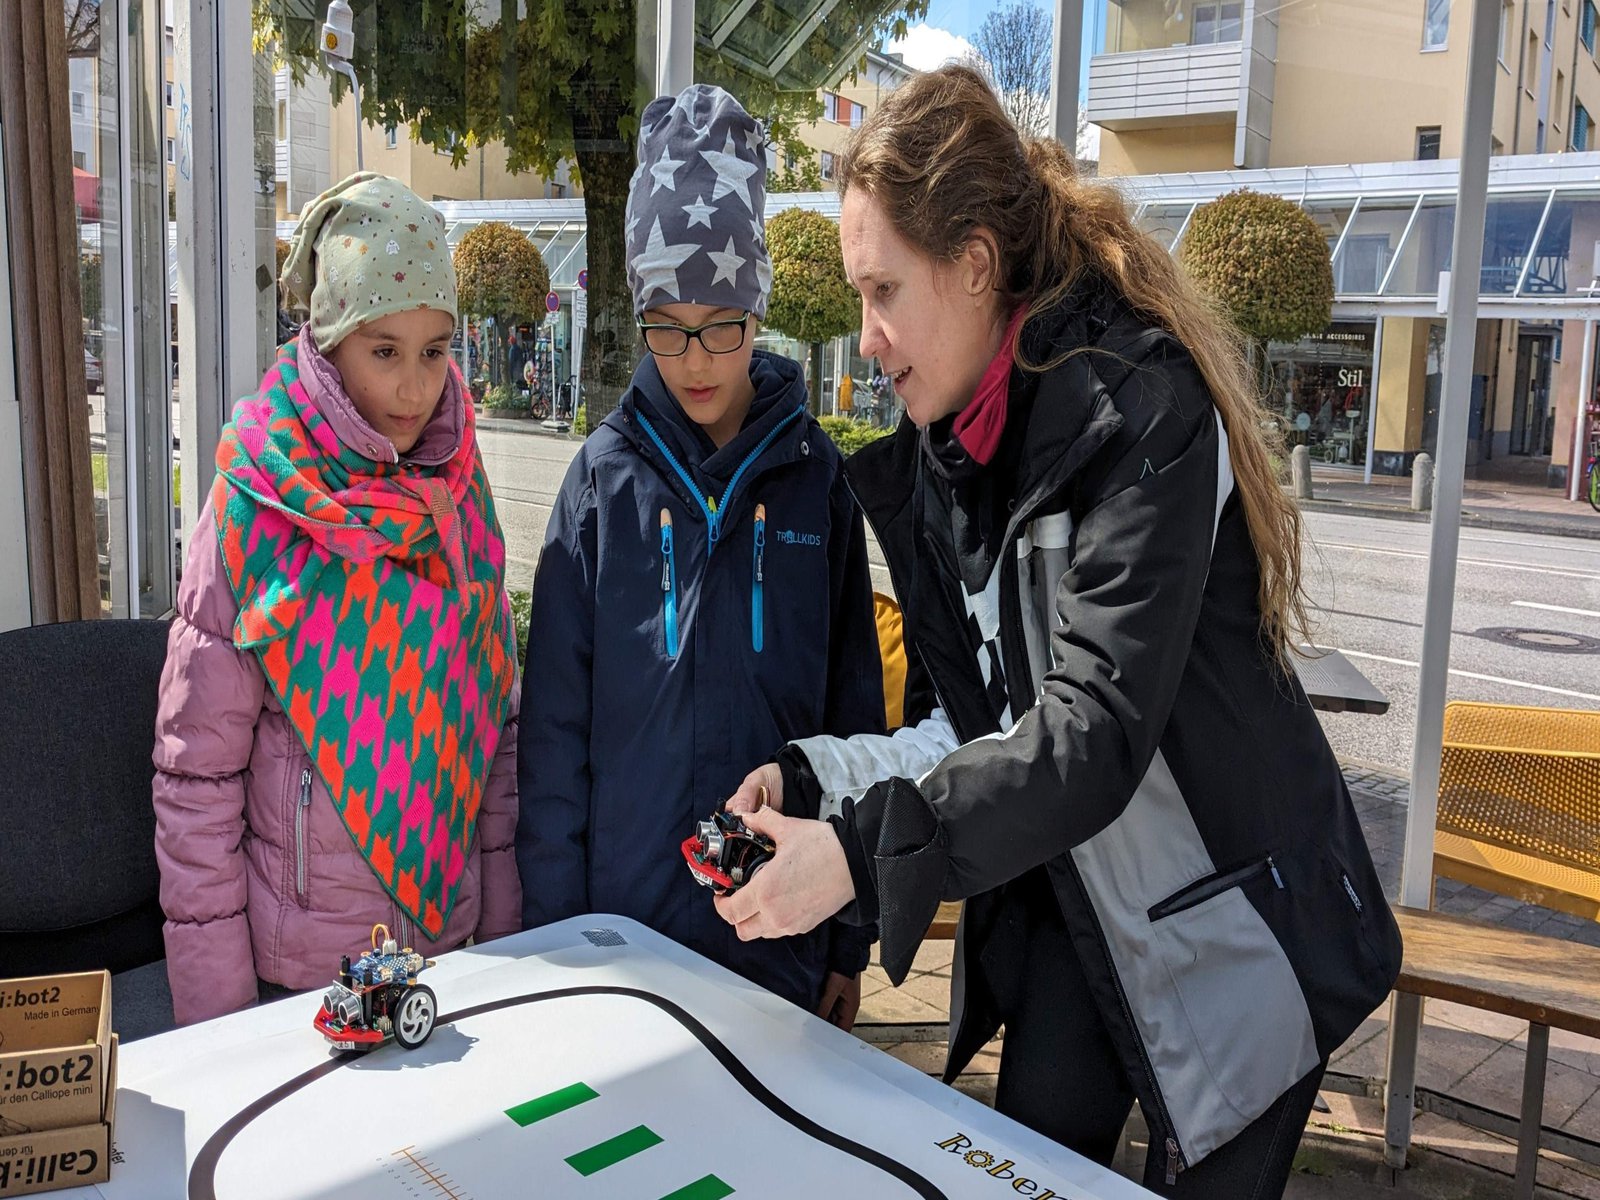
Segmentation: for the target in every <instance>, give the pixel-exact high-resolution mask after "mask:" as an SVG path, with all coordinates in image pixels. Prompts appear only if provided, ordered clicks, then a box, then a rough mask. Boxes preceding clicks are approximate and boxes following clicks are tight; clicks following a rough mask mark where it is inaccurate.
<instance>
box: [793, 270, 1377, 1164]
mask: <svg viewBox="0 0 1600 1200" xmlns="http://www.w3.org/2000/svg"><path fill="white" fill-rule="evenodd" d="M1025 338H1026V339H1027V341H1026V345H1027V346H1028V347H1029V349H1030V350H1031V352H1032V354H1033V356H1034V357H1035V359H1036V360H1048V359H1049V358H1051V357H1052V352H1053V351H1064V350H1069V349H1078V348H1087V352H1084V353H1079V354H1076V355H1074V356H1073V357H1070V358H1068V359H1067V360H1066V361H1065V362H1063V363H1061V364H1060V365H1059V366H1057V367H1055V368H1054V369H1052V370H1050V371H1049V372H1046V373H1044V374H1042V375H1033V374H1025V373H1023V372H1021V371H1018V370H1013V372H1012V377H1011V384H1010V387H1011V392H1010V401H1011V408H1012V415H1013V416H1015V418H1016V420H1017V421H1019V422H1024V423H1025V427H1024V429H1023V436H1022V439H1021V443H1020V446H1019V447H1018V448H1017V449H1016V450H1015V453H1013V454H1012V455H1011V457H1010V459H1009V460H1008V466H1007V467H1006V468H1005V469H1006V470H1008V471H1010V472H1011V473H1012V474H1011V478H1009V479H1007V480H1005V481H1004V482H1003V486H999V487H997V486H995V484H994V481H992V480H991V481H989V484H988V486H987V487H960V486H955V487H953V486H952V485H951V484H950V482H949V481H948V479H947V478H945V477H944V476H942V475H941V473H940V472H939V471H938V470H935V469H934V465H933V464H934V459H935V454H934V452H933V443H932V442H931V441H930V434H928V433H924V432H923V431H920V430H918V429H916V428H915V427H913V426H911V425H910V424H909V423H907V424H903V425H902V426H901V428H900V429H899V431H898V432H897V434H896V436H895V437H894V438H892V439H885V440H884V441H882V442H879V443H876V444H874V445H871V446H869V447H867V448H866V449H864V450H862V451H861V452H859V453H858V454H856V455H855V456H854V457H853V458H852V459H851V460H850V461H849V463H848V466H847V470H848V474H849V477H850V480H851V483H852V486H853V487H854V490H855V492H856V495H857V497H858V499H859V500H860V502H861V504H862V507H863V508H864V509H865V511H866V513H867V517H868V520H869V521H870V522H871V524H872V526H873V528H874V530H875V532H876V533H877V536H878V540H879V542H880V544H881V545H882V547H883V551H884V554H885V556H886V558H887V560H888V563H889V567H890V571H891V575H892V577H893V580H894V585H895V588H896V591H897V592H898V593H899V595H900V598H901V601H902V604H903V607H904V610H905V632H906V643H907V647H908V659H909V661H908V684H907V696H906V709H905V711H906V714H907V715H906V721H907V726H906V728H904V729H901V730H899V731H897V732H896V733H895V734H893V735H892V736H891V737H887V738H872V737H867V738H852V739H849V740H839V739H831V738H813V739H808V740H805V741H801V742H798V743H795V744H794V745H793V746H791V747H789V748H786V750H785V751H784V752H783V753H782V754H781V755H780V763H782V764H783V765H784V767H785V784H786V791H785V808H786V810H787V811H789V812H791V813H796V812H799V813H802V814H803V813H807V812H815V813H816V814H818V815H821V816H824V817H828V818H830V819H832V820H833V821H834V822H835V823H836V825H837V826H838V827H839V832H840V836H841V841H842V842H843V844H844V846H845V850H846V856H847V858H849V859H850V860H851V864H852V873H853V874H854V875H855V877H856V885H857V897H858V900H857V904H856V905H855V906H854V909H853V913H852V910H847V912H846V915H847V916H850V915H854V916H855V917H856V918H860V919H865V918H876V919H877V920H878V921H879V923H880V929H881V937H882V949H883V961H884V965H885V967H886V968H887V970H888V971H889V973H890V976H891V978H893V979H894V980H895V981H896V982H899V980H900V978H901V977H902V976H903V975H904V974H905V972H906V970H907V969H908V967H909V965H910V962H911V959H912V955H913V954H914V953H915V950H916V947H917V944H918V942H919V941H920V940H921V937H922V935H923V932H924V931H925V930H926V929H927V927H928V923H929V921H930V920H931V918H932V917H933V914H934V910H935V908H936V906H937V905H938V903H939V901H940V900H941V899H952V900H953V899H961V898H966V899H968V903H967V905H966V906H965V910H964V914H963V920H962V929H961V935H960V946H959V949H958V955H959V959H960V961H959V963H958V970H957V972H956V979H957V980H958V992H959V993H960V994H958V995H956V996H954V997H953V998H952V1026H951V1028H952V1044H951V1057H950V1063H949V1068H948V1071H949V1074H950V1075H952V1076H953V1075H954V1073H955V1072H956V1071H958V1070H959V1069H960V1068H961V1066H962V1065H964V1064H965V1062H966V1061H967V1060H968V1059H969V1058H970V1056H971V1054H972V1053H973V1052H974V1051H975V1050H976V1049H977V1048H978V1047H979V1046H981V1045H982V1044H983V1042H984V1041H986V1040H987V1039H988V1038H989V1037H990V1036H992V1035H993V1033H994V1031H995V1029H996V1025H997V1018H996V1016H995V1013H994V1006H993V1002H992V999H991V998H990V989H989V988H988V987H986V986H985V985H984V980H983V969H982V966H981V964H980V957H981V954H982V950H983V945H984V942H985V940H986V938H987V937H988V935H989V932H990V929H991V928H992V924H993V916H994V910H995V904H996V896H995V892H994V889H996V888H997V887H999V886H1000V885H1003V884H1005V883H1006V882H1007V881H1009V880H1013V879H1016V878H1018V877H1020V876H1021V875H1023V874H1024V873H1025V872H1027V871H1030V870H1032V869H1034V868H1037V867H1040V866H1043V867H1045V868H1046V869H1047V870H1048V872H1049V876H1050V879H1051V881H1052V882H1053V884H1054V890H1055V893H1056V896H1057V898H1058V900H1059V901H1060V904H1061V908H1062V911H1063V913H1064V915H1065V917H1066V920H1067V924H1068V927H1069V929H1070V931H1071V933H1072V936H1073V940H1074V943H1075V945H1076V948H1077V952H1078V955H1079V957H1080V960H1081V962H1082V965H1083V968H1084V970H1085V972H1086V974H1087V976H1088V978H1089V981H1090V984H1091V988H1092V990H1093V991H1094V993H1095V995H1096V998H1097V1000H1098V1006H1099V1008H1100V1011H1101V1015H1102V1017H1103V1018H1104V1020H1105V1022H1106V1024H1107V1026H1108V1028H1110V1029H1111V1030H1112V1034H1113V1039H1114V1040H1115V1041H1116V1042H1117V1043H1118V1047H1119V1052H1120V1053H1121V1056H1122V1058H1123V1061H1124V1063H1125V1065H1126V1068H1127V1070H1128V1073H1129V1077H1130V1080H1131V1082H1132V1083H1133V1086H1134V1088H1135V1090H1136V1092H1137V1094H1138V1095H1139V1097H1140V1100H1141V1102H1142V1106H1143V1108H1144V1111H1145V1113H1146V1115H1147V1116H1148V1117H1150V1119H1151V1120H1152V1123H1153V1124H1154V1125H1155V1126H1156V1128H1157V1130H1158V1131H1159V1135H1160V1136H1163V1137H1165V1138H1170V1139H1171V1140H1170V1141H1169V1142H1168V1150H1169V1154H1171V1155H1172V1156H1173V1159H1174V1165H1175V1166H1180V1167H1181V1166H1182V1165H1184V1164H1193V1163H1195V1162H1197V1161H1199V1160H1200V1159H1201V1158H1203V1157H1205V1155H1207V1154H1208V1153H1210V1152H1211V1151H1212V1150H1214V1149H1215V1148H1217V1147H1218V1146H1220V1145H1222V1144H1223V1143H1225V1142H1227V1141H1228V1140H1230V1139H1231V1138H1232V1137H1233V1136H1234V1135H1235V1134H1237V1133H1238V1132H1240V1130H1242V1129H1243V1128H1244V1127H1245V1126H1246V1125H1247V1124H1249V1123H1250V1122H1251V1121H1252V1120H1254V1119H1255V1118H1256V1117H1258V1116H1259V1115H1261V1113H1263V1112H1264V1111H1265V1110H1266V1109H1267V1108H1268V1107H1269V1106H1270V1105H1271V1104H1272V1103H1273V1101H1274V1100H1276V1099H1277V1098H1278V1096H1279V1095H1280V1094H1282V1093H1283V1092H1284V1091H1286V1090H1287V1089H1288V1088H1289V1087H1290V1086H1291V1085H1292V1084H1294V1083H1295V1082H1297V1081H1298V1080H1300V1079H1301V1078H1302V1077H1303V1076H1305V1075H1306V1074H1307V1073H1308V1072H1309V1071H1310V1070H1311V1069H1312V1068H1313V1067H1315V1066H1316V1065H1317V1063H1318V1062H1319V1061H1321V1060H1323V1059H1325V1058H1327V1057H1328V1056H1329V1055H1330V1054H1331V1053H1332V1052H1333V1051H1334V1050H1335V1049H1336V1048H1337V1047H1338V1046H1339V1045H1340V1044H1341V1043H1342V1042H1343V1041H1344V1039H1345V1038H1346V1037H1347V1036H1348V1035H1349V1034H1350V1033H1351V1032H1352V1031H1353V1030H1354V1029H1355V1028H1356V1026H1357V1025H1359V1024H1360V1022H1361V1021H1362V1020H1363V1019H1364V1018H1365V1017H1366V1016H1368V1015H1369V1014H1370V1013H1371V1012H1372V1011H1373V1010H1374V1009H1375V1008H1376V1007H1377V1006H1378V1005H1379V1004H1380V1003H1381V1002H1382V1001H1383V999H1384V997H1385V996H1386V995H1387V994H1388V992H1389V990H1390V987H1391V985H1392V984H1393V983H1394V980H1395V978H1396V975H1397V974H1398V970H1399V963H1400V939H1399V933H1398V930H1397V928H1396V925H1395V922H1394V918H1393V916H1392V914H1391V913H1390V911H1389V908H1388V905H1387V903H1386V901H1385V899H1384V896H1383V892H1382V889H1381V887H1380V885H1379V882H1378V879H1377V876H1376V874H1375V872H1374V870H1373V865H1372V860H1371V857H1370V854H1369V852H1368V849H1367V846H1366V842H1365V840H1364V837H1363V835H1362V832H1361V828H1360V826H1359V824H1358V823H1357V819H1356V814H1355V811H1354V808H1353V807H1352V805H1351V802H1350V796H1349V793H1348V791H1347V790H1346V787H1345V784H1344V780H1343V777H1342V776H1341V774H1340V771H1339V766H1338V763H1337V761H1336V760H1335V758H1334V756H1333V752H1332V750H1331V749H1330V748H1329V746H1328V743H1327V740H1326V738H1325V737H1324V735H1323V732H1322V729H1321V726H1320V725H1319V723H1318V721H1317V718H1316V715H1315V713H1314V712H1313V711H1312V709H1311V706H1310V704H1309V702H1308V701H1307V700H1306V697H1305V694H1304V692H1303V691H1302V690H1301V688H1300V686H1299V684H1298V682H1297V681H1296V680H1295V679H1294V678H1293V676H1292V674H1285V673H1284V672H1283V671H1282V670H1281V669H1280V668H1279V667H1278V666H1277V665H1276V663H1275V662H1274V661H1273V658H1272V656H1271V655H1270V654H1268V653H1267V652H1265V651H1264V649H1263V645H1262V642H1261V640H1260V638H1259V636H1258V628H1259V620H1260V610H1259V607H1258V603H1257V583H1258V578H1259V571H1258V565H1257V559H1256V555H1255V552H1254V548H1253V546H1252V543H1251V540H1250V535H1249V531H1248V530H1247V528H1246V524H1245V515H1244V512H1243V509H1242V507H1241V504H1240V501H1239V497H1238V494H1237V492H1236V490H1235V488H1234V482H1233V475H1232V469H1231V467H1230V465H1229V458H1228V447H1227V440H1226V435H1225V432H1224V430H1223V427H1222V423H1221V420H1220V418H1219V416H1218V413H1217V410H1216V408H1215V405H1214V404H1213V402H1212V400H1211V396H1210V393H1209V390H1208V388H1207V386H1206V384H1205V382H1204V379H1203V378H1202V376H1201V374H1200V372H1199V370H1198V368H1197V367H1196V365H1195V363H1194V361H1193V359H1192V358H1191V357H1190V355H1189V354H1188V352H1187V351H1186V350H1185V349H1184V347H1183V346H1182V345H1180V344H1179V343H1178V342H1177V341H1176V340H1175V339H1173V338H1172V337H1171V336H1169V335H1168V334H1166V333H1165V332H1163V331H1162V330H1160V329H1158V328H1153V327H1150V326H1149V325H1148V324H1147V323H1146V322H1144V321H1143V320H1141V319H1140V318H1139V317H1138V316H1137V315H1136V314H1134V313H1133V312H1132V311H1131V310H1130V309H1129V308H1128V307H1127V306H1126V304H1124V303H1121V302H1119V301H1115V300H1107V299H1105V298H1104V297H1103V294H1102V295H1101V297H1099V298H1091V299H1087V300H1085V299H1080V301H1079V302H1078V304H1077V305H1076V306H1075V307H1071V308H1068V309H1066V310H1064V311H1060V312H1058V313H1057V314H1056V315H1055V316H1053V317H1049V318H1044V319H1042V320H1035V321H1034V322H1031V323H1030V325H1029V326H1028V327H1027V328H1026V329H1025ZM1009 424H1010V418H1009V417H1008V425H1009ZM1011 432H1012V430H1010V429H1008V436H1010V434H1011ZM997 498H998V502H995V501H996V500H997ZM980 500H982V501H984V502H981V503H980ZM952 525H954V526H955V527H956V528H957V529H958V530H962V529H964V530H966V531H967V533H968V537H967V541H968V542H969V543H971V542H973V541H978V542H981V541H982V540H983V538H984V537H986V536H987V537H989V538H991V539H993V538H998V552H997V553H994V554H993V556H992V557H993V561H994V563H995V567H994V570H993V572H992V574H991V575H990V577H989V578H988V579H987V580H978V581H973V582H968V583H963V581H962V579H961V575H960V570H959V567H960V566H961V562H959V561H957V559H956V557H954V555H953V549H952V542H953V539H952V534H951V527H952ZM974 530H976V535H977V536H976V537H974V536H972V531H974ZM1013 714H1014V719H1013ZM889 775H892V776H894V777H893V778H887V779H886V776H889ZM913 781H915V782H913ZM790 797H793V799H791V798H790ZM852 798H854V799H852ZM963 979H965V981H966V982H965V985H964V986H963V985H961V984H960V983H959V981H961V980H963ZM1022 986H1027V981H1026V980H1024V981H1022ZM1062 1019H1063V1020H1075V1019H1079V1018H1076V1017H1075V1016H1074V1015H1073V1014H1071V1013H1063V1014H1062Z"/></svg>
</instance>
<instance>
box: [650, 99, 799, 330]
mask: <svg viewBox="0 0 1600 1200" xmlns="http://www.w3.org/2000/svg"><path fill="white" fill-rule="evenodd" d="M639 130H640V132H639V169H638V170H637V171H635V172H634V173H633V179H632V181H631V182H630V183H629V185H628V236H627V242H628V287H629V288H630V289H631V290H632V292H633V312H634V315H635V316H638V315H640V314H641V313H643V312H644V311H645V310H646V309H647V308H653V307H655V306H657V305H661V304H679V303H681V304H707V305H713V306H715V307H717V308H739V309H743V310H745V311H746V312H748V313H750V314H752V315H753V316H755V317H756V318H757V319H758V320H759V319H761V318H763V317H765V316H766V315H767V296H768V294H769V293H770V292H771V291H772V260H771V259H769V258H768V257H767V238H766V228H765V225H764V223H763V222H764V214H765V209H766V201H767V156H766V140H767V139H766V132H765V130H763V129H762V127H761V125H760V123H759V122H758V121H756V119H755V118H754V117H752V116H751V115H750V114H749V113H747V112H745V110H744V108H743V106H742V105H740V103H739V102H738V101H737V100H735V99H734V98H733V97H732V96H730V95H728V93H727V92H725V91H723V90H722V89H721V88H718V87H707V86H706V85H705V84H695V85H694V86H693V87H690V88H686V89H684V91H683V92H681V93H680V94H679V95H678V96H677V97H676V98H674V97H672V96H658V97H656V99H654V100H652V101H651V102H650V104H649V106H648V107H647V108H646V109H645V110H644V116H643V117H642V118H641V120H640V125H639Z"/></svg>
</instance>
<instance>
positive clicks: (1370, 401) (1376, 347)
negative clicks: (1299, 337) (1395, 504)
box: [1361, 317, 1383, 486]
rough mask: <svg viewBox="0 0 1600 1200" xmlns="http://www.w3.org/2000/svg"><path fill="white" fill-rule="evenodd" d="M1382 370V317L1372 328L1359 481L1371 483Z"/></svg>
mask: <svg viewBox="0 0 1600 1200" xmlns="http://www.w3.org/2000/svg"><path fill="white" fill-rule="evenodd" d="M1381 370H1383V318H1382V317H1379V318H1378V319H1377V322H1376V323H1375V325H1374V327H1373V330H1372V394H1371V395H1370V396H1368V398H1367V466H1366V472H1365V473H1364V474H1363V476H1362V479H1361V482H1363V483H1365V484H1368V485H1369V486H1370V485H1371V483H1372V443H1373V442H1375V441H1376V440H1377V437H1378V378H1379V376H1378V372H1379V371H1381Z"/></svg>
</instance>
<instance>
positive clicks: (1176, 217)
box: [1139, 200, 1194, 250]
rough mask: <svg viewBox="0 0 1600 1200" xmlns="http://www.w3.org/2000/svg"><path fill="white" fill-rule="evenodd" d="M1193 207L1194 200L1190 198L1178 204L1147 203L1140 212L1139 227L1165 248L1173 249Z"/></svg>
mask: <svg viewBox="0 0 1600 1200" xmlns="http://www.w3.org/2000/svg"><path fill="white" fill-rule="evenodd" d="M1193 208H1194V202H1193V201H1190V200H1184V201H1180V202H1179V203H1177V204H1147V205H1145V207H1144V211H1143V212H1141V213H1140V214H1139V228H1140V229H1142V230H1144V231H1145V232H1146V233H1148V234H1149V235H1150V236H1151V237H1153V238H1155V240H1156V241H1158V242H1160V243H1161V246H1162V248H1163V249H1165V250H1171V249H1172V246H1173V243H1174V242H1175V241H1176V240H1177V238H1178V231H1179V230H1181V229H1182V228H1183V223H1184V221H1185V220H1187V219H1188V216H1189V213H1190V211H1191V210H1192V209H1193Z"/></svg>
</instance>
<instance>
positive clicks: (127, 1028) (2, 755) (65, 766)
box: [0, 620, 172, 1040]
mask: <svg viewBox="0 0 1600 1200" xmlns="http://www.w3.org/2000/svg"><path fill="white" fill-rule="evenodd" d="M167 628H168V622H166V621H120V620H102V621H73V622H67V623H64V624H59V625H36V626H33V627H31V628H27V629H18V630H14V631H12V632H9V633H0V862H3V864H4V865H3V868H0V977H14V976H22V975H40V974H47V973H52V972H58V971H90V970H97V969H100V968H104V969H106V970H109V971H111V972H113V975H114V979H113V986H114V998H113V1001H112V1017H113V1021H114V1023H115V1025H116V1027H117V1029H118V1030H119V1032H121V1033H122V1034H123V1036H124V1039H125V1040H127V1039H129V1038H131V1037H133V1036H137V1035H139V1034H143V1033H148V1032H154V1031H156V1030H157V1029H159V1028H165V1027H169V1026H170V1025H171V1023H172V1016H171V1005H172V1000H171V995H170V993H168V992H167V990H166V986H167V985H166V970H165V964H164V962H163V960H164V958H165V955H166V950H165V948H164V946H163V944H162V938H161V923H162V912H161V905H160V899H159V892H160V882H161V879H160V873H159V871H158V870H157V867H156V857H155V812H154V809H153V808H152V806H151V799H150V786H151V780H152V777H153V776H154V774H155V768H154V767H153V765H152V764H151V757H150V756H151V750H152V748H153V746H154V741H155V722H156V702H157V693H158V691H159V688H160V683H161V668H162V665H163V664H164V662H165V661H166V654H167ZM125 1010H126V1011H125Z"/></svg>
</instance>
